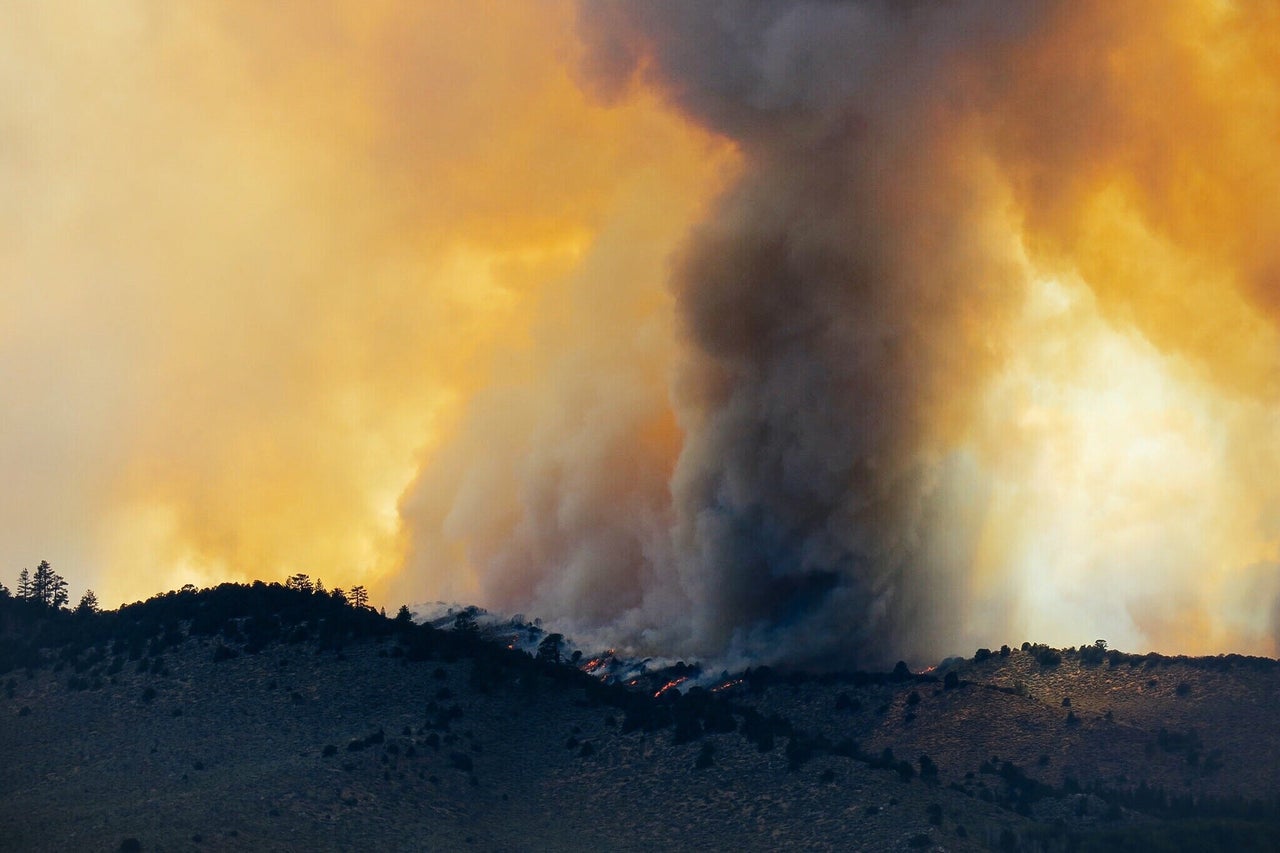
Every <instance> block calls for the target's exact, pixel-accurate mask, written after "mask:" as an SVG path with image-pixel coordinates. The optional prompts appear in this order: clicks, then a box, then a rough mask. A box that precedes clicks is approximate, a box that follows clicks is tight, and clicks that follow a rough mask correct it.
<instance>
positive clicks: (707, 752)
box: [693, 741, 716, 770]
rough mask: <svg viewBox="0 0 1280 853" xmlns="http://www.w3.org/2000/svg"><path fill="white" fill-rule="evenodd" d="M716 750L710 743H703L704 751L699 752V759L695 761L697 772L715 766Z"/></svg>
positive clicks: (694, 766) (694, 765)
mask: <svg viewBox="0 0 1280 853" xmlns="http://www.w3.org/2000/svg"><path fill="white" fill-rule="evenodd" d="M715 752H716V748H715V747H714V746H712V745H711V743H710V742H707V741H703V743H702V749H700V750H698V757H697V758H696V759H694V762H693V768H694V769H695V770H706V769H707V768H708V767H710V766H711V765H713V764H715V762H716V760H715Z"/></svg>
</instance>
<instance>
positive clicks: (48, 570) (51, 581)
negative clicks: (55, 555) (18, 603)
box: [28, 560, 67, 607]
mask: <svg viewBox="0 0 1280 853" xmlns="http://www.w3.org/2000/svg"><path fill="white" fill-rule="evenodd" d="M30 590H31V592H30V594H29V595H28V597H29V598H30V599H32V600H33V601H38V602H40V603H41V604H43V605H45V606H46V607H61V606H62V605H64V604H66V603H67V581H66V579H65V578H63V577H62V575H60V574H58V573H57V572H55V571H54V570H53V566H51V565H49V561H48V560H41V561H40V565H38V566H36V571H35V574H34V575H32V577H31V584H30Z"/></svg>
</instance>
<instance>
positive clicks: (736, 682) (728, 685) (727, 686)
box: [711, 678, 745, 693]
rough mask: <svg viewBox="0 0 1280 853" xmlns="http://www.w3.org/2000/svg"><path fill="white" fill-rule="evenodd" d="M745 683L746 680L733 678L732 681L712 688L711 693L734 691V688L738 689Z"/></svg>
mask: <svg viewBox="0 0 1280 853" xmlns="http://www.w3.org/2000/svg"><path fill="white" fill-rule="evenodd" d="M743 683H745V679H742V678H732V679H730V680H728V681H726V682H724V683H723V684H717V685H716V686H715V687H712V688H711V692H712V693H720V692H722V691H725V690H732V689H733V688H734V687H737V686H738V685H739V684H743Z"/></svg>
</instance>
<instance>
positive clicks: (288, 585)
mask: <svg viewBox="0 0 1280 853" xmlns="http://www.w3.org/2000/svg"><path fill="white" fill-rule="evenodd" d="M284 588H285V589H296V590H299V591H300V592H315V586H314V585H313V584H312V583H311V578H310V577H308V576H307V575H304V574H303V573H301V572H299V573H297V574H296V575H289V579H288V580H286V581H285V582H284Z"/></svg>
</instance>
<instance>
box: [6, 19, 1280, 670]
mask: <svg viewBox="0 0 1280 853" xmlns="http://www.w3.org/2000/svg"><path fill="white" fill-rule="evenodd" d="M10 12H11V14H9V15H8V20H7V24H8V26H6V27H5V28H4V31H3V32H0V48H2V49H0V56H3V59H0V94H3V95H4V97H2V98H0V127H3V128H4V129H5V138H6V140H8V142H7V144H6V145H5V146H4V147H2V148H0V176H3V178H2V179H3V183H4V186H5V188H6V192H5V193H3V194H0V226H2V227H0V295H2V296H3V299H2V300H0V392H3V393H2V396H3V398H4V399H5V400H6V402H7V406H6V409H5V412H4V415H3V420H2V421H0V467H2V468H3V470H4V471H5V475H6V485H5V488H4V489H3V490H0V495H2V497H0V510H3V511H2V512H0V560H2V561H3V563H4V565H6V566H8V567H9V570H8V573H9V575H10V576H12V575H14V574H16V572H17V569H18V568H19V567H20V566H21V565H23V564H27V565H33V564H34V562H35V561H36V560H38V559H41V558H49V559H51V560H52V561H53V562H54V565H55V567H56V568H58V569H59V570H60V571H62V572H64V573H65V574H66V575H67V576H68V577H69V579H70V580H71V581H72V585H73V587H75V588H80V587H83V586H94V587H96V588H97V591H98V592H99V594H100V595H101V596H102V597H103V599H104V600H105V601H106V602H108V603H117V602H119V601H121V600H131V599H133V598H136V597H141V596H144V595H147V594H149V593H151V592H154V591H156V590H157V589H161V588H167V587H172V586H176V585H179V584H181V583H184V582H194V583H211V582H215V581H217V580H219V579H223V578H240V579H243V578H249V577H262V578H267V579H280V578H283V577H284V576H285V575H287V574H289V573H291V572H294V571H306V572H309V573H311V574H312V575H313V576H315V575H318V576H321V577H323V578H324V579H325V581H326V582H328V583H329V584H330V585H335V584H341V585H350V584H352V583H357V582H362V583H366V584H368V585H369V586H371V587H372V589H373V592H374V595H375V599H376V600H378V601H379V602H383V601H385V603H387V604H388V606H390V607H394V606H396V604H398V603H399V602H400V601H420V600H423V599H427V598H444V599H456V600H471V601H476V602H477V603H480V604H484V605H487V606H492V607H496V608H501V609H504V610H509V611H522V612H525V613H527V614H529V615H530V616H533V615H540V616H543V617H546V618H549V619H555V620H559V621H560V622H562V623H563V624H565V625H566V626H567V627H569V628H570V629H572V630H574V631H575V632H577V633H579V634H580V635H585V634H587V633H590V632H598V634H599V636H601V637H602V638H608V639H609V640H611V641H614V642H617V643H619V644H627V645H629V646H630V647H632V648H633V649H635V650H645V651H652V652H661V653H664V654H680V655H696V656H702V657H716V658H721V659H725V660H726V661H728V659H733V658H737V659H746V658H750V659H752V660H778V659H788V660H799V661H813V660H822V661H834V662H839V663H860V664H874V663H892V662H893V660H896V659H897V658H898V657H908V658H909V659H914V660H923V659H926V658H930V657H937V656H939V655H942V654H949V653H954V652H957V651H970V650H972V648H973V647H975V646H977V645H993V644H998V643H1000V642H1017V641H1020V640H1022V639H1031V640H1037V641H1048V642H1054V643H1059V644H1068V643H1070V644H1076V643H1080V642H1092V641H1093V640H1094V639H1096V638H1098V637H1103V638H1106V639H1108V640H1109V641H1111V642H1112V643H1113V645H1117V646H1122V647H1125V648H1138V649H1140V648H1158V649H1160V650H1163V651H1171V652H1215V651H1224V650H1232V651H1244V652H1263V653H1274V652H1275V651H1276V643H1275V637H1276V625H1275V624H1274V622H1275V620H1276V614H1277V613H1280V568H1278V567H1280V477H1276V476H1275V474H1276V472H1277V471H1280V408H1278V405H1280V361H1278V360H1277V357H1276V356H1277V353H1278V352H1280V333H1278V332H1277V328H1278V326H1277V318H1278V317H1280V297H1278V296H1277V294H1280V289H1278V288H1280V285H1278V284H1277V282H1280V255H1277V250H1276V245H1277V244H1280V241H1278V240H1277V227H1278V226H1277V223H1280V192H1277V189H1280V161H1277V160H1276V158H1275V156H1274V152H1275V141H1276V140H1277V139H1280V113H1277V110H1276V104H1277V103H1280V51H1278V49H1277V47H1276V46H1275V43H1274V38H1272V37H1271V36H1272V34H1273V33H1274V32H1275V31H1276V28H1277V24H1280V20H1277V19H1276V13H1275V12H1273V11H1269V9H1268V8H1267V7H1266V6H1264V5H1263V4H1237V3H1231V2H1222V0H1203V2H1187V3H1177V4H1169V3H1156V2H1151V3H1127V4H1116V3H1108V2H1101V0H1098V2H1093V0H1085V2H1070V3H1068V2H1049V0H1044V2H1030V3H1004V2H982V1H981V0H968V2H917V3H896V2H872V1H871V0H867V2H819V0H811V2H801V0H796V2H790V3H788V2H768V3H765V2H749V0H734V2H730V0H725V2H705V3H680V2H646V3H614V2H604V1H603V0H596V1H595V2H587V3H583V4H581V6H580V7H578V8H575V7H574V6H572V5H570V4H569V3H567V2H565V3H539V4H528V5H526V4H510V3H492V4H486V3H475V2H467V3H461V2H459V3H452V2H440V3H432V4H425V5H422V4H398V3H387V4H383V3H368V4H361V5H360V7H359V8H358V9H357V8H356V7H354V6H352V7H349V8H341V9H331V10H326V11H322V12H317V11H316V9H315V8H314V5H313V4H309V3H296V4H293V3H288V2H284V3H275V4H271V5H269V6H262V5H261V4H254V3H245V4H237V3H232V4H231V5H228V4H227V3H225V2H218V3H203V2H191V3H186V4H183V5H182V6H181V7H174V6H173V5H172V4H167V3H159V2H149V0H133V2H125V3H122V4H116V5H115V6H113V8H112V9H111V10H110V11H109V12H103V11H98V12H94V11H92V10H85V9H83V8H81V7H79V6H76V7H75V8H71V7H64V6H60V5H59V4H57V3H29V4H28V3H18V4H15V5H14V7H13V9H11V10H10ZM833 655H834V657H832V656H833Z"/></svg>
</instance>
